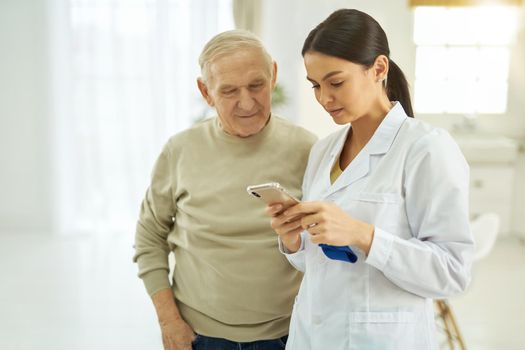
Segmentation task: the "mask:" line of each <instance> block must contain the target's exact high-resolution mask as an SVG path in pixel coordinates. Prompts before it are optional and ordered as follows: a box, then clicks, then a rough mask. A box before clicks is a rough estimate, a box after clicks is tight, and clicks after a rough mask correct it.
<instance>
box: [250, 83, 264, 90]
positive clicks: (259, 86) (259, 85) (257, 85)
mask: <svg viewBox="0 0 525 350" xmlns="http://www.w3.org/2000/svg"><path fill="white" fill-rule="evenodd" d="M262 86H263V84H253V85H250V88H251V89H259V88H261V87H262Z"/></svg>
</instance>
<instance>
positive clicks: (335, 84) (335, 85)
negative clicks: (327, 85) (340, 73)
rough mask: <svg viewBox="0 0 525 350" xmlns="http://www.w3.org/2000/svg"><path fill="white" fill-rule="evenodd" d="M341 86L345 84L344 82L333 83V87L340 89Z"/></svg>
mask: <svg viewBox="0 0 525 350" xmlns="http://www.w3.org/2000/svg"><path fill="white" fill-rule="evenodd" d="M341 85H343V82H342V81H336V82H333V83H332V86H333V87H339V86H341Z"/></svg>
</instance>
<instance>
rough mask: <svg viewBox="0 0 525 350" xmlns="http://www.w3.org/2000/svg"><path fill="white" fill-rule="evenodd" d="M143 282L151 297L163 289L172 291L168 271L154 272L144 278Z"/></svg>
mask: <svg viewBox="0 0 525 350" xmlns="http://www.w3.org/2000/svg"><path fill="white" fill-rule="evenodd" d="M142 282H144V286H145V287H146V290H147V291H148V294H149V296H150V297H152V296H153V295H154V294H155V293H157V292H158V291H159V290H161V289H166V288H169V289H171V284H170V282H169V274H168V271H166V270H164V269H159V270H153V271H150V272H148V273H146V274H144V275H143V276H142Z"/></svg>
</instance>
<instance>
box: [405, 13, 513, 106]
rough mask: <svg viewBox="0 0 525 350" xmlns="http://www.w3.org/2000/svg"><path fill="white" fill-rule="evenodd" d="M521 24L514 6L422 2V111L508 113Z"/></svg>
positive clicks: (418, 22) (418, 95)
mask: <svg viewBox="0 0 525 350" xmlns="http://www.w3.org/2000/svg"><path fill="white" fill-rule="evenodd" d="M516 26H517V11H516V8H515V7H512V6H481V7H416V9H415V18H414V41H415V43H416V74H415V76H416V80H415V92H414V100H415V103H414V104H415V110H416V112H418V113H429V114H430V113H432V114H437V113H455V114H482V113H486V114H501V113H504V112H505V111H506V106H507V89H508V81H507V80H508V71H509V63H510V48H511V44H512V40H513V35H514V33H515V31H516Z"/></svg>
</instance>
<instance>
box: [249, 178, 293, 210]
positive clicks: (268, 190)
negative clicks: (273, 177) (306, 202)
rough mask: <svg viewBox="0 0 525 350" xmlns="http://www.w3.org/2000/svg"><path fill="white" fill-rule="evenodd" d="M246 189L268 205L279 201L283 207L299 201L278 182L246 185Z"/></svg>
mask: <svg viewBox="0 0 525 350" xmlns="http://www.w3.org/2000/svg"><path fill="white" fill-rule="evenodd" d="M246 191H248V193H249V194H250V195H252V196H254V197H256V198H259V199H261V200H263V201H264V202H265V203H266V204H268V205H270V204H276V203H280V204H282V205H283V209H286V208H289V207H291V206H293V205H295V204H297V203H299V200H298V199H297V198H295V197H294V196H292V195H291V194H290V193H289V192H288V191H286V189H285V188H284V187H282V186H281V185H280V184H279V183H278V182H269V183H265V184H260V185H253V186H248V187H247V188H246Z"/></svg>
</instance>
